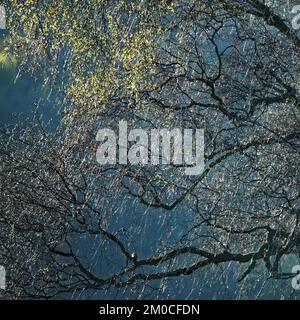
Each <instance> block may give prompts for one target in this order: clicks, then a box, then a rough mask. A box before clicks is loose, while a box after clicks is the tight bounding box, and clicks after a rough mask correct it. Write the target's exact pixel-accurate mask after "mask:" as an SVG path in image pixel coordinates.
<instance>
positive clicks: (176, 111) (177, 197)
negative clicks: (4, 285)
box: [0, 0, 300, 298]
mask: <svg viewBox="0 0 300 320" xmlns="http://www.w3.org/2000/svg"><path fill="white" fill-rule="evenodd" d="M10 4H11V7H10V9H9V11H10V14H11V15H10V16H11V21H10V22H9V23H10V32H11V37H10V38H9V39H8V40H7V49H6V50H7V51H8V52H10V53H11V54H12V55H13V56H14V57H18V59H19V60H20V68H21V70H22V71H30V70H36V68H40V69H41V70H44V71H45V82H46V83H47V84H48V85H49V86H50V87H51V86H58V87H59V88H60V90H61V92H62V93H63V99H62V101H61V105H62V106H63V107H64V108H65V109H64V117H63V120H62V123H61V125H60V127H59V129H58V130H57V132H56V133H49V132H47V130H46V129H45V128H44V127H43V125H42V124H41V123H40V121H39V119H38V118H35V119H34V121H33V122H30V123H29V124H28V125H27V126H25V129H20V128H17V129H15V130H10V131H5V130H4V131H3V134H2V138H1V144H0V148H1V211H0V223H1V229H3V232H1V260H0V262H1V261H3V263H2V264H4V265H5V266H7V268H8V270H9V288H8V290H7V296H9V297H14V298H17V297H36V298H41V297H44V298H51V297H54V296H57V295H58V296H63V297H71V296H72V295H74V294H76V295H77V297H83V296H86V295H88V294H99V291H100V292H101V291H102V290H103V292H105V294H107V295H109V294H111V292H113V294H116V295H117V294H121V292H126V296H127V297H128V296H139V297H147V296H148V295H149V296H151V297H153V296H154V297H160V296H161V294H162V292H163V291H164V290H165V288H166V287H168V285H167V284H166V283H168V281H169V279H174V281H175V282H176V283H177V285H178V282H180V281H183V280H182V279H183V278H184V277H189V278H190V279H192V281H193V285H194V289H196V290H200V287H201V281H200V280H201V279H203V278H205V279H206V280H205V281H206V283H207V282H208V284H209V283H210V281H212V278H213V277H214V276H215V275H217V276H218V277H219V276H220V278H221V279H222V281H225V280H224V278H223V277H222V275H220V274H221V272H222V270H224V269H223V268H227V270H231V271H233V274H234V275H233V276H232V279H231V280H230V281H231V283H230V285H232V286H235V285H236V284H235V281H236V282H238V283H239V284H238V285H237V286H238V287H237V289H236V290H237V291H236V292H235V294H234V296H235V297H242V296H243V294H244V293H243V292H244V288H245V287H244V283H247V281H250V280H249V279H250V278H251V275H252V274H254V273H255V270H256V271H257V270H259V272H260V274H259V279H260V280H261V281H262V282H263V281H264V280H265V279H267V278H272V279H277V280H279V279H289V278H291V277H293V276H294V274H292V273H290V270H291V266H290V268H289V269H288V270H287V269H286V268H285V267H284V262H285V261H286V258H287V257H288V258H290V257H292V255H293V254H294V255H295V254H298V253H299V252H297V247H298V246H299V244H300V230H299V212H300V211H299V209H300V208H299V204H300V203H299V172H298V168H299V157H298V155H299V136H300V131H299V79H298V71H299V69H298V68H299V66H298V58H299V47H300V38H299V37H298V35H297V33H296V31H295V30H293V29H292V28H291V26H290V22H289V20H287V18H288V16H287V12H288V8H287V5H285V4H282V3H280V2H279V1H278V2H277V1H273V2H271V1H262V0H260V1H259V0H247V1H243V2H241V1H238V0H235V1H227V0H218V1H217V0H216V1H213V2H212V1H201V2H200V1H192V2H191V1H184V0H181V1H171V2H170V1H139V2H135V1H133V2H130V3H128V2H126V1H60V2H57V3H56V4H54V5H53V4H52V3H51V4H50V2H49V3H47V2H46V3H42V2H40V1H26V2H24V3H22V4H20V3H18V2H17V1H10ZM153 8H155V10H153ZM120 119H123V120H127V121H128V123H129V125H130V126H131V127H132V128H134V127H151V128H153V127H157V128H162V127H165V128H172V127H183V128H204V129H205V162H206V165H205V170H204V172H203V173H202V174H201V175H200V176H195V177H189V176H186V175H184V174H183V171H182V169H183V168H180V167H178V166H174V165H173V166H159V167H153V166H140V167H136V166H130V165H127V166H124V165H114V166H105V167H101V166H99V164H98V163H97V162H96V159H95V153H94V144H95V136H96V133H97V130H98V129H99V128H101V127H107V128H108V127H109V128H112V129H114V128H116V127H117V125H118V122H119V120H120ZM197 279H198V280H199V281H198V282H197ZM170 281H171V280H170ZM276 283H277V281H274V282H272V286H274V287H275V286H276ZM287 286H288V289H287V291H291V290H292V288H290V287H289V286H290V285H289V284H287ZM263 288H264V285H261V286H260V287H259V288H258V290H256V291H255V290H254V289H253V290H254V292H252V293H250V295H251V296H255V295H256V294H257V297H259V296H260V295H261V294H263V293H262V292H263ZM133 289H134V290H133ZM131 290H133V291H131ZM133 292H134V293H133ZM191 292H192V291H191ZM272 294H273V296H274V295H276V294H275V293H271V295H272ZM286 295H287V297H288V293H286ZM175 296H176V295H175Z"/></svg>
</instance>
